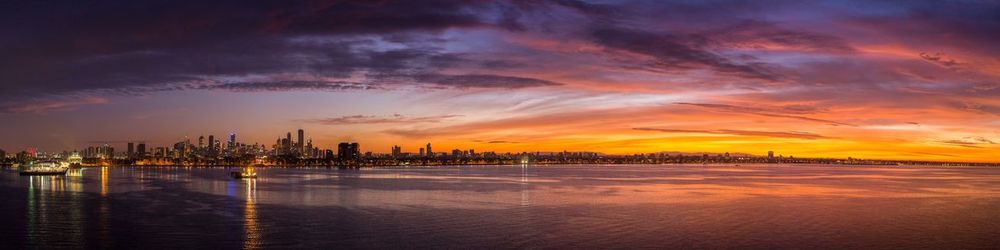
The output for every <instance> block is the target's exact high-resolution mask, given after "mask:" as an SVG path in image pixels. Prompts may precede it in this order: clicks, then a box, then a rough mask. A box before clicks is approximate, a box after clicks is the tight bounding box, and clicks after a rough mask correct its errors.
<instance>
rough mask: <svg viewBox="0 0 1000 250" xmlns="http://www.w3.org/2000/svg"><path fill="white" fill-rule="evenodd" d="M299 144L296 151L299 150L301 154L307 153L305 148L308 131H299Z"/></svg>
mask: <svg viewBox="0 0 1000 250" xmlns="http://www.w3.org/2000/svg"><path fill="white" fill-rule="evenodd" d="M297 143H298V144H296V150H298V151H299V153H303V152H305V151H306V148H305V147H306V131H305V130H302V129H301V128H300V129H299V141H298V142H297Z"/></svg>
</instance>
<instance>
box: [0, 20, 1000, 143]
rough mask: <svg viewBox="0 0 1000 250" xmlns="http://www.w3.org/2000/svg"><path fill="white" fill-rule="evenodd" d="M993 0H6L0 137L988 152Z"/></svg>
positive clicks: (999, 28) (993, 103)
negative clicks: (297, 136)
mask: <svg viewBox="0 0 1000 250" xmlns="http://www.w3.org/2000/svg"><path fill="white" fill-rule="evenodd" d="M997 41H1000V2H994V1H972V0H970V1H957V0H956V1H767V0H764V1H712V0H705V1H596V0H594V1H583V0H580V1H576V0H554V1H527V0H526V1H473V0H467V1H447V0H422V1H390V0H382V1H226V0H220V1H166V0H152V1H69V2H67V1H5V2H3V3H0V149H4V150H6V151H8V152H13V151H20V150H23V149H24V148H26V147H38V148H39V149H41V150H48V151H61V150H72V149H77V148H81V147H86V146H92V145H99V144H105V143H108V144H112V145H124V143H125V142H129V141H135V142H145V143H147V144H149V145H150V146H166V145H168V144H172V143H174V142H178V141H182V140H184V139H185V138H189V139H192V140H196V139H197V137H198V136H201V135H205V136H207V135H215V136H216V137H225V136H226V135H227V134H228V133H230V132H235V133H237V135H238V140H239V141H241V142H244V143H249V144H253V143H266V144H268V145H270V144H272V143H274V141H275V139H277V138H278V137H281V136H284V135H285V133H287V132H293V134H294V131H295V130H297V129H299V128H301V129H304V130H305V131H306V137H308V138H311V139H312V140H313V142H314V144H316V145H318V146H321V147H332V146H334V145H336V144H337V143H339V142H343V141H349V142H359V143H360V144H361V150H362V151H372V152H388V151H390V148H391V146H392V145H401V146H402V147H403V151H408V152H415V151H416V150H417V149H418V147H420V146H422V145H424V144H425V143H428V142H430V143H433V144H434V146H435V149H440V150H448V151H450V149H452V148H461V149H470V148H472V149H476V150H477V151H498V152H522V151H563V150H569V151H595V152H604V153H611V154H626V153H629V154H630V153H651V152H718V153H722V152H734V153H736V152H740V153H750V154H757V155H762V154H766V151H769V150H773V151H775V153H776V154H780V155H784V156H789V155H792V156H796V157H839V158H846V157H855V158H879V159H914V160H946V161H989V162H1000V144H998V143H1000V46H998V45H997Z"/></svg>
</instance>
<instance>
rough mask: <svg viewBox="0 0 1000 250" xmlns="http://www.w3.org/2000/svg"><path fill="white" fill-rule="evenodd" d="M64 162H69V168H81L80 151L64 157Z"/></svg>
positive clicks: (81, 158)
mask: <svg viewBox="0 0 1000 250" xmlns="http://www.w3.org/2000/svg"><path fill="white" fill-rule="evenodd" d="M66 162H68V163H69V168H74V169H75V168H82V167H83V157H80V153H77V152H73V154H71V155H69V157H67V158H66Z"/></svg>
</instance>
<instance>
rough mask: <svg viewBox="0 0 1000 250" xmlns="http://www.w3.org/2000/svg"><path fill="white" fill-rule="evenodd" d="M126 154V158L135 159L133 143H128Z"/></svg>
mask: <svg viewBox="0 0 1000 250" xmlns="http://www.w3.org/2000/svg"><path fill="white" fill-rule="evenodd" d="M127 152H128V153H127V154H126V155H125V156H126V157H128V158H132V157H135V143H131V142H129V143H128V151H127Z"/></svg>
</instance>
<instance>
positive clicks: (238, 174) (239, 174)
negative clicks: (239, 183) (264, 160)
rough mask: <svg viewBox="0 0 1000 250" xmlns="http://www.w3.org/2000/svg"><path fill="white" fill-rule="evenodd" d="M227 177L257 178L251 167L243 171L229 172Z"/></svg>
mask: <svg viewBox="0 0 1000 250" xmlns="http://www.w3.org/2000/svg"><path fill="white" fill-rule="evenodd" d="M229 176H232V177H233V179H249V178H257V172H254V171H253V167H247V168H243V171H233V172H229Z"/></svg>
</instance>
